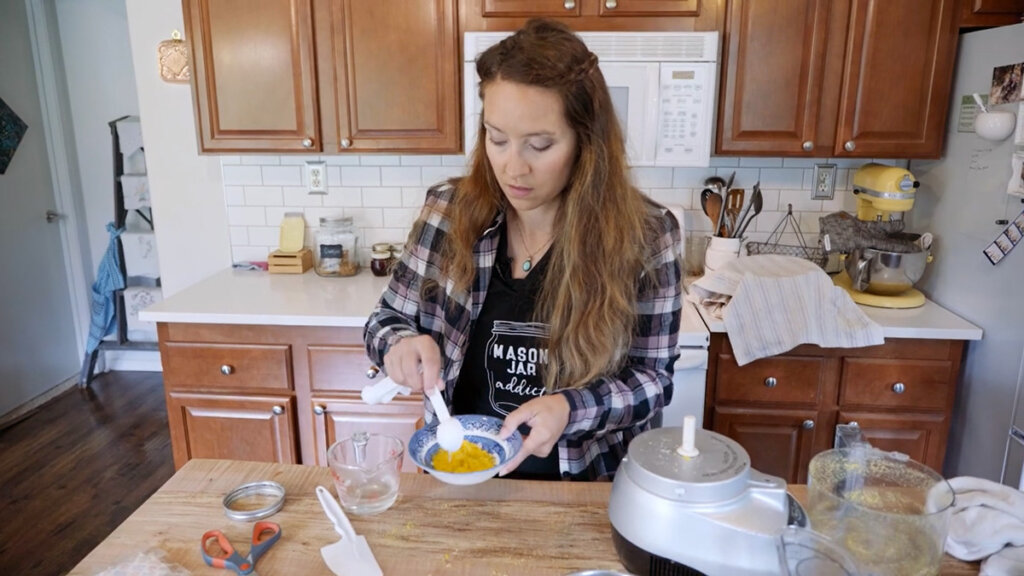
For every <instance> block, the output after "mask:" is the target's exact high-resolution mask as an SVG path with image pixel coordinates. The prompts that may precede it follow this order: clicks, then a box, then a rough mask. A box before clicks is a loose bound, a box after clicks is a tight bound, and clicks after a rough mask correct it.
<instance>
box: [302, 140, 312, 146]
mask: <svg viewBox="0 0 1024 576" xmlns="http://www.w3.org/2000/svg"><path fill="white" fill-rule="evenodd" d="M302 147H303V148H312V147H313V139H312V138H306V139H305V140H303V141H302Z"/></svg>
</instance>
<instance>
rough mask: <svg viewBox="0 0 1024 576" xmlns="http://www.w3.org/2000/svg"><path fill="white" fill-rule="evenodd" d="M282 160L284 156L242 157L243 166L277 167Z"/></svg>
mask: <svg viewBox="0 0 1024 576" xmlns="http://www.w3.org/2000/svg"><path fill="white" fill-rule="evenodd" d="M281 158H284V156H255V155H247V156H242V165H243V166H264V165H271V166H273V165H275V164H280V163H281Z"/></svg>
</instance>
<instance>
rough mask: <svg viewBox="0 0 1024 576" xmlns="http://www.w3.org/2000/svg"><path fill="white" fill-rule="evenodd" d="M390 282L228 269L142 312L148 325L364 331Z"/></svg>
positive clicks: (370, 276) (361, 277)
mask: <svg viewBox="0 0 1024 576" xmlns="http://www.w3.org/2000/svg"><path fill="white" fill-rule="evenodd" d="M387 283H388V278H378V277H376V276H374V275H373V274H371V273H370V271H369V270H363V271H361V272H359V274H357V275H355V276H351V277H335V278H323V277H320V276H317V275H316V274H315V273H313V271H312V270H310V271H308V272H306V273H305V274H270V273H269V272H262V271H250V270H232V269H228V270H224V271H222V272H218V273H217V274H214V275H213V276H211V277H209V278H207V279H205V280H203V281H201V282H199V283H197V284H195V285H193V286H190V287H188V288H186V289H185V290H182V291H181V292H178V293H177V294H175V295H173V296H171V297H170V298H168V299H166V300H164V301H162V302H157V303H156V304H154V305H152V306H150V307H149V308H146V309H145V310H143V311H141V312H140V313H139V319H140V320H143V321H147V322H185V323H198V324H261V325H277V326H356V327H360V328H362V327H363V325H365V324H366V319H367V318H368V317H369V316H370V312H372V311H373V307H374V306H375V305H376V304H377V300H378V299H379V298H380V294H381V292H383V291H384V288H385V286H387Z"/></svg>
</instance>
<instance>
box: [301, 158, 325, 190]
mask: <svg viewBox="0 0 1024 576" xmlns="http://www.w3.org/2000/svg"><path fill="white" fill-rule="evenodd" d="M306 187H307V188H308V189H309V193H310V194H326V193H327V167H326V165H325V162H324V161H323V160H307V161H306Z"/></svg>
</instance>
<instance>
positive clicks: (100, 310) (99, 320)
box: [85, 222, 124, 355]
mask: <svg viewBox="0 0 1024 576" xmlns="http://www.w3.org/2000/svg"><path fill="white" fill-rule="evenodd" d="M107 232H109V233H110V242H109V243H108V244H107V251H106V252H105V253H104V254H103V259H102V260H100V265H99V268H98V269H97V270H96V281H95V282H93V283H92V301H91V303H90V306H89V308H90V312H91V318H90V321H89V339H88V341H87V342H86V343H85V352H86V354H87V355H88V354H91V353H92V352H93V350H96V348H97V347H98V346H99V345H100V341H101V340H103V338H104V337H106V336H107V334H111V333H113V332H114V329H115V328H116V327H117V320H116V318H115V315H114V308H115V307H116V304H115V303H114V295H115V294H116V293H117V291H118V290H123V289H124V274H123V273H122V272H121V260H120V257H119V254H118V250H117V238H118V236H120V235H121V233H122V232H124V228H115V227H114V223H113V222H109V223H107Z"/></svg>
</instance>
